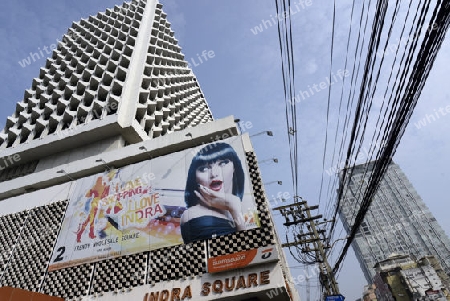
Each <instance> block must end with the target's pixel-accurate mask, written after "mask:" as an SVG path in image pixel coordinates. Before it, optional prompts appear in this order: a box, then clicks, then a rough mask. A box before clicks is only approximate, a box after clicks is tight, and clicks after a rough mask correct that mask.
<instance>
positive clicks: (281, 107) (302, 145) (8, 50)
mask: <svg viewBox="0 0 450 301" xmlns="http://www.w3.org/2000/svg"><path fill="white" fill-rule="evenodd" d="M161 2H162V3H163V10H164V11H165V12H166V13H167V15H168V16H167V18H168V20H169V21H170V22H171V24H172V28H173V30H174V31H175V37H176V38H177V39H178V41H179V44H180V45H181V47H182V51H183V53H184V55H185V58H186V60H187V61H189V62H190V63H191V66H192V69H193V72H194V73H195V75H196V76H197V79H198V81H199V83H200V86H201V88H202V90H203V92H204V95H205V98H206V100H207V102H208V104H209V106H210V109H211V111H212V113H213V116H214V118H216V119H219V118H223V117H226V116H229V115H234V117H235V118H239V119H240V120H241V129H242V131H243V132H248V133H249V134H250V135H254V134H258V133H261V132H263V131H267V130H270V131H272V132H273V133H274V136H273V137H269V136H266V135H263V134H262V135H257V136H255V137H253V138H252V141H253V144H254V147H255V150H256V155H257V157H258V160H259V161H264V162H262V163H261V164H260V169H261V173H262V177H263V181H264V182H265V183H268V185H267V186H266V192H267V195H268V198H269V200H271V201H272V203H273V204H275V203H276V198H277V195H284V198H285V199H286V203H288V202H289V201H292V195H293V192H292V191H293V190H292V184H291V183H292V181H291V174H290V163H289V147H288V142H287V138H288V134H287V125H286V119H285V102H284V94H283V93H284V92H283V83H282V73H281V59H280V49H279V42H278V32H277V27H276V17H275V14H276V8H275V2H274V1H261V0H246V1H238V0H227V1H223V0H222V1H221V0H216V1H207V0H191V1H177V2H175V1H168V0H162V1H161ZM293 3H294V4H296V6H295V8H294V7H293V10H292V12H293V15H292V16H291V21H292V25H293V42H294V56H295V66H296V82H295V86H296V89H297V91H307V90H308V89H310V88H311V87H313V85H319V84H320V83H321V82H324V81H326V77H327V76H329V74H330V71H331V72H332V73H333V74H334V75H335V77H334V78H335V79H336V80H335V81H334V83H333V85H332V90H331V92H332V93H331V94H332V96H333V97H332V98H331V99H332V103H331V108H332V110H331V114H330V120H331V123H332V122H335V121H336V119H337V114H336V112H337V111H336V106H337V103H336V101H337V98H336V97H335V96H336V95H338V93H340V88H341V82H343V81H344V77H342V76H338V74H342V73H341V72H342V71H345V70H344V69H345V68H344V66H345V65H344V60H345V56H346V52H345V46H346V39H347V33H348V30H349V23H350V22H349V20H350V9H351V3H350V1H340V2H339V5H338V6H337V8H336V9H337V14H336V24H337V25H336V32H335V34H336V36H335V45H334V46H335V51H334V55H333V66H332V67H330V66H331V65H330V48H331V33H332V9H333V7H332V4H331V2H330V1H318V0H311V1H306V0H305V1H300V0H299V1H293ZM301 3H303V4H301ZM120 4H122V1H118V0H103V1H101V2H100V1H88V0H78V1H68V0H59V1H50V0H41V1H39V2H36V1H32V0H18V1H7V2H5V3H3V4H2V6H3V9H2V10H1V11H0V40H2V41H3V43H2V47H1V48H0V70H1V71H0V77H1V81H0V85H1V91H2V93H1V95H0V108H1V110H0V127H1V128H3V126H4V124H5V120H6V117H7V116H9V115H11V114H12V113H13V111H14V109H15V104H16V103H17V102H18V101H20V100H21V99H22V98H23V95H24V90H25V89H28V88H30V87H31V83H32V79H33V78H35V77H37V76H38V75H39V68H40V67H42V66H43V65H44V64H45V58H44V57H39V58H37V57H35V61H34V62H31V61H30V64H27V63H25V62H24V60H27V59H29V56H30V53H31V52H33V53H39V51H40V50H43V49H44V47H46V46H47V47H49V46H50V45H51V44H54V43H55V42H56V41H57V40H58V41H60V40H61V39H62V35H63V34H64V33H66V31H67V28H68V27H70V25H71V23H72V22H73V21H78V20H79V19H81V18H86V17H88V16H89V15H95V14H96V13H97V12H99V11H104V10H105V9H106V8H110V7H113V6H114V5H120ZM202 53H207V55H206V56H207V58H208V59H205V58H204V57H203V58H202V60H201V61H200V58H199V57H201V55H202ZM448 66H450V37H447V39H446V41H445V42H444V44H443V47H442V48H441V50H440V53H439V54H438V57H437V60H436V62H435V64H434V67H433V70H432V71H431V73H430V76H429V78H428V81H427V83H426V85H425V88H424V90H423V92H422V95H421V97H420V99H419V102H418V105H417V107H416V108H415V111H414V114H413V115H412V118H411V121H410V124H409V126H408V128H407V130H406V132H405V134H404V136H403V138H402V142H401V144H400V146H399V148H398V150H397V153H396V154H395V156H394V161H395V162H396V163H398V164H399V165H400V167H401V168H402V170H403V171H404V173H405V174H406V176H407V177H408V178H409V179H410V181H411V182H412V184H413V186H414V187H415V188H416V190H417V191H418V193H419V195H421V196H422V198H423V199H424V201H425V203H426V204H427V206H428V207H429V208H430V210H431V212H432V213H433V214H434V215H435V217H436V219H437V220H438V222H439V223H440V225H441V226H442V227H443V229H444V230H445V231H446V233H447V234H450V220H449V219H448V218H447V216H448V212H449V209H450V202H449V201H450V199H449V197H448V186H447V185H448V184H449V183H448V179H449V170H448V168H449V167H450V158H449V155H448V154H449V153H450V152H449V151H450V118H449V117H448V116H450V114H445V115H444V114H442V113H439V109H440V108H444V109H445V108H446V106H450V85H449V84H448V78H447V73H448ZM345 87H346V86H345ZM318 90H319V91H317V90H316V91H317V92H315V93H314V94H312V93H310V95H309V96H308V97H305V98H304V99H302V101H301V102H300V103H299V104H298V110H299V112H298V117H297V118H298V119H297V124H298V136H299V165H298V169H299V187H300V194H301V195H300V196H301V197H303V198H304V199H306V200H308V201H309V203H310V205H315V204H317V203H318V198H319V187H320V181H321V178H322V176H323V177H324V180H325V183H327V182H328V181H329V180H330V179H332V178H331V177H332V176H330V175H329V174H328V173H327V172H326V170H328V169H329V168H330V167H331V165H330V161H329V159H327V161H326V162H327V163H326V164H325V168H323V166H322V164H323V162H322V152H323V148H324V139H325V132H326V104H327V97H328V86H327V87H325V88H323V89H322V88H321V87H320V88H319V89H318ZM449 111H450V107H449ZM427 115H428V118H427ZM430 115H434V116H438V117H439V118H436V117H435V118H434V120H433V118H431V117H430ZM333 139H334V137H332V139H330V141H333ZM330 145H331V146H332V144H330ZM274 157H276V158H278V160H279V163H278V164H275V163H273V162H272V163H271V162H270V160H268V159H270V158H274ZM265 160H267V161H265ZM333 176H334V175H333ZM276 181H282V182H283V184H282V185H281V186H280V185H277V183H276ZM286 196H288V197H286ZM278 201H279V199H278ZM327 203H331V202H330V200H326V199H322V200H321V204H322V205H321V206H322V207H320V208H321V209H322V208H323V206H324V205H326V204H327ZM280 204H281V203H280ZM280 204H279V205H280ZM319 210H320V209H319ZM322 210H323V209H322ZM276 221H277V226H278V229H277V231H278V233H279V235H280V237H281V238H282V239H283V238H284V232H285V229H284V228H283V227H282V225H281V220H280V218H279V217H276ZM337 233H338V234H339V232H337ZM343 237H345V235H344V234H342V235H341V236H337V237H335V238H334V239H339V238H343ZM338 245H339V243H338V244H337V245H336V246H338ZM334 259H335V258H334ZM331 261H332V262H333V258H332V259H331ZM289 265H290V266H291V267H292V268H291V274H292V276H293V277H294V278H295V277H298V276H300V275H305V273H308V274H310V272H308V270H307V269H306V268H305V267H303V266H301V265H300V264H299V263H297V262H296V261H295V260H294V259H292V258H291V257H290V256H289ZM338 282H339V286H340V290H341V293H343V294H344V295H345V296H346V297H347V300H356V299H357V298H359V297H361V294H362V291H363V286H364V285H365V284H366V283H365V280H364V277H363V274H362V272H361V270H360V268H359V265H358V263H357V261H356V259H355V256H354V253H353V251H352V250H350V252H349V255H348V256H347V258H346V260H345V262H344V266H343V269H342V270H341V272H340V273H339V275H338ZM310 285H311V300H318V299H317V298H318V290H317V287H316V286H317V280H314V279H311V284H310ZM305 288H306V283H300V285H298V286H297V289H298V290H299V291H301V296H302V300H306V289H305Z"/></svg>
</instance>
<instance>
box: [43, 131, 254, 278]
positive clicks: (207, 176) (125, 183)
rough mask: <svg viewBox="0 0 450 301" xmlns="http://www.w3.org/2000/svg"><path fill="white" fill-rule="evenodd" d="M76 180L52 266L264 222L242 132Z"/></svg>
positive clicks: (175, 243)
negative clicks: (256, 198) (254, 196)
mask: <svg viewBox="0 0 450 301" xmlns="http://www.w3.org/2000/svg"><path fill="white" fill-rule="evenodd" d="M74 185H75V187H74V189H73V190H72V191H73V192H72V193H71V195H70V196H69V205H68V207H67V210H66V214H65V217H64V220H63V223H62V226H61V230H60V233H59V235H58V239H57V242H56V245H55V248H54V251H53V255H52V258H51V261H50V265H49V270H56V269H60V268H65V267H69V266H75V265H78V264H84V263H88V262H94V261H99V260H103V259H108V258H113V257H118V256H123V255H129V254H135V253H139V252H143V251H148V250H154V249H158V248H163V247H169V246H174V245H178V244H182V243H190V242H193V241H196V240H204V239H208V238H212V237H216V236H220V235H226V234H229V233H234V232H236V231H242V230H248V229H253V228H256V227H259V217H258V214H257V208H256V203H255V201H254V199H253V193H252V188H251V181H250V178H249V174H248V167H247V163H246V158H245V152H244V149H243V145H242V141H241V137H232V138H229V139H226V140H223V141H220V142H213V143H209V144H205V145H202V146H199V147H196V148H191V149H186V150H184V151H181V152H176V153H172V154H169V155H166V156H161V157H157V158H154V159H151V160H148V161H143V162H140V163H137V164H133V165H129V166H126V167H123V168H120V169H112V170H108V171H105V172H104V173H101V174H96V175H93V176H90V177H86V178H83V179H79V180H77V181H76V182H75V184H74Z"/></svg>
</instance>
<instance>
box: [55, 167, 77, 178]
mask: <svg viewBox="0 0 450 301" xmlns="http://www.w3.org/2000/svg"><path fill="white" fill-rule="evenodd" d="M56 173H62V174H64V175H65V176H66V177H68V178H69V179H70V180H71V181H75V179H74V178H72V177H71V176H70V175H69V174H68V173H67V172H66V171H65V170H64V169H61V170H58V171H57V172H56Z"/></svg>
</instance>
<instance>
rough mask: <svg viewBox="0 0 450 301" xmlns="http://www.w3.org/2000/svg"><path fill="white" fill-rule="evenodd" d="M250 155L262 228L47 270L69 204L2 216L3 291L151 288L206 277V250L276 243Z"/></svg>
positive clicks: (82, 292) (72, 294) (83, 292)
mask: <svg viewBox="0 0 450 301" xmlns="http://www.w3.org/2000/svg"><path fill="white" fill-rule="evenodd" d="M246 157H247V165H248V166H249V174H250V177H251V180H252V187H253V194H254V197H255V201H256V203H257V207H258V212H259V216H260V221H261V227H260V228H257V229H252V230H248V231H240V232H238V233H234V234H229V235H225V236H220V237H217V238H214V239H210V240H207V241H196V242H193V243H189V244H182V245H177V246H172V247H168V248H161V249H157V250H152V251H148V252H142V253H138V254H133V255H128V256H122V257H119V258H114V259H109V260H103V261H100V262H96V263H90V264H83V265H79V266H74V267H69V268H65V269H60V270H56V271H51V272H47V267H48V261H49V259H50V258H51V256H52V254H51V253H52V249H53V246H54V244H55V242H56V239H57V234H58V231H59V228H60V227H61V223H62V220H63V216H64V211H65V208H66V206H67V202H66V201H64V202H58V203H53V204H50V205H46V206H42V207H37V208H35V209H32V210H29V211H24V212H19V213H15V214H10V215H5V216H0V223H1V225H2V226H1V228H0V229H1V230H0V231H1V232H2V233H1V234H2V235H1V236H0V242H1V244H0V252H1V254H9V255H8V256H7V258H5V260H3V262H2V264H1V265H0V267H3V269H1V270H0V287H1V286H12V287H18V288H23V289H27V290H31V291H39V292H42V293H44V294H48V295H52V296H59V297H62V298H65V299H66V300H77V299H79V298H80V297H81V296H88V295H90V296H99V295H101V294H103V293H107V292H116V293H119V292H124V291H128V290H130V289H132V288H133V287H139V286H142V285H146V284H148V285H150V286H152V285H154V284H157V283H159V282H162V281H170V280H178V279H189V278H192V277H196V276H202V275H204V274H205V273H207V268H206V253H205V250H206V249H207V250H209V251H208V253H209V255H210V256H217V255H226V254H232V253H235V252H239V251H243V250H249V249H252V248H258V247H263V246H267V245H272V244H275V243H276V241H275V233H274V225H273V223H272V221H271V218H270V213H269V211H268V207H267V204H266V199H265V195H264V191H263V186H262V181H261V178H260V174H259V171H258V167H257V164H256V157H255V155H254V153H253V152H247V153H246Z"/></svg>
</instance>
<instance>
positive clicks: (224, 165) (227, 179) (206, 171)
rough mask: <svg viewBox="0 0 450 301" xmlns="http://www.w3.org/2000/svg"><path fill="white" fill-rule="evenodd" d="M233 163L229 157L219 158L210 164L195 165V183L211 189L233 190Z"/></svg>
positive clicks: (219, 190)
mask: <svg viewBox="0 0 450 301" xmlns="http://www.w3.org/2000/svg"><path fill="white" fill-rule="evenodd" d="M233 173H234V164H233V161H231V160H229V159H219V160H217V161H215V162H213V163H210V164H203V165H200V166H199V167H197V169H196V171H195V178H196V180H197V183H198V184H200V185H202V186H205V187H207V188H209V189H211V190H213V191H216V192H222V193H232V192H233Z"/></svg>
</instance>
